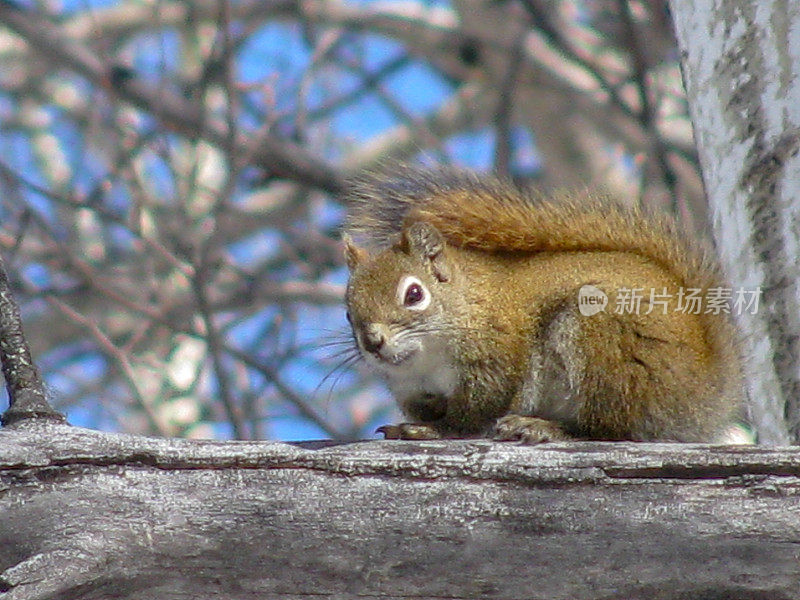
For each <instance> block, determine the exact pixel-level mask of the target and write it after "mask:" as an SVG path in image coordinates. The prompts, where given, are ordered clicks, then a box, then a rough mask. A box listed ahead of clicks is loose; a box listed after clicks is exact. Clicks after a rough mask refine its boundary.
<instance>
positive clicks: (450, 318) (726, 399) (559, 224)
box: [346, 167, 742, 441]
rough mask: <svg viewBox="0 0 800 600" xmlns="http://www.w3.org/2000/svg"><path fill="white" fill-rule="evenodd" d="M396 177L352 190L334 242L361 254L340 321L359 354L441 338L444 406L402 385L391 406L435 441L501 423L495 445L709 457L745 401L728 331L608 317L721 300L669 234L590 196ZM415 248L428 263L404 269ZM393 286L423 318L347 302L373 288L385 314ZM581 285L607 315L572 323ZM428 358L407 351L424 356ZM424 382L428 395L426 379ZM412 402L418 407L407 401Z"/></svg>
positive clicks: (446, 177)
mask: <svg viewBox="0 0 800 600" xmlns="http://www.w3.org/2000/svg"><path fill="white" fill-rule="evenodd" d="M399 171H400V172H399V173H398V176H389V175H387V174H386V172H383V173H380V174H377V175H375V174H373V175H369V176H366V177H363V178H362V179H360V180H358V181H357V182H356V183H355V185H354V186H353V189H352V192H351V194H350V196H349V199H348V202H349V207H348V208H349V218H348V223H347V226H346V231H347V232H348V234H349V235H352V236H354V237H355V238H357V239H359V240H361V241H362V242H363V244H364V245H365V248H360V247H358V246H356V245H355V244H354V243H352V242H349V241H348V256H349V260H348V262H349V264H350V267H351V272H352V273H351V282H350V286H349V288H348V305H349V308H350V312H351V313H357V314H353V315H352V316H353V317H354V321H353V322H354V329H355V330H356V336H357V339H359V340H360V339H361V338H360V337H359V336H360V335H361V332H359V330H358V328H359V327H362V328H363V327H369V326H372V324H373V322H378V321H380V322H381V323H383V322H385V324H386V325H387V327H388V329H386V330H385V331H384V330H382V333H381V336H384V337H386V340H384V341H388V339H389V336H392V335H394V336H397V334H398V333H406V332H420V331H424V330H425V329H426V328H427V329H428V330H431V331H432V330H435V331H436V332H437V334H436V335H438V336H439V337H438V338H434V337H432V334H429V337H427V338H425V339H426V340H434V339H436V340H439V341H435V342H434V341H431V344H432V347H435V348H436V349H437V351H438V352H441V353H444V354H446V355H447V357H448V358H447V360H446V361H444V362H443V364H444V365H445V366H444V367H442V370H444V371H447V373H448V377H447V378H445V377H442V378H440V379H442V380H447V381H448V382H450V380H451V379H455V380H456V383H454V384H453V385H452V386H450V387H452V391H450V388H449V387H446V386H445V388H446V391H445V392H441V393H440V391H438V388H437V385H438V383H437V384H433V383H431V384H430V385H428V384H423V385H422V387H421V388H420V389H419V390H416V391H414V392H413V393H412V392H408V390H407V389H406V388H407V386H406V384H405V383H403V384H398V385H397V386H395V387H397V388H398V390H399V389H400V388H402V391H401V392H400V394H401V395H403V394H406V395H407V396H408V397H404V398H399V400H400V403H401V407H402V408H403V409H404V411H405V412H406V413H407V414H408V415H409V416H411V417H413V418H417V420H420V421H422V422H423V423H425V424H426V426H427V427H428V429H431V428H432V429H433V431H434V432H435V433H439V434H443V435H461V434H474V433H486V431H488V429H489V428H490V427H491V426H492V425H493V424H494V422H495V420H496V419H498V418H500V417H504V416H505V418H504V419H501V420H500V424H499V425H498V426H497V429H496V433H499V435H500V436H501V437H521V438H523V439H526V440H528V441H541V439H552V438H554V437H559V434H558V432H559V431H561V432H569V433H570V434H574V435H581V436H588V437H593V438H609V439H679V440H686V441H711V440H714V439H717V438H718V437H719V434H720V432H721V431H722V430H723V429H724V428H725V426H726V425H728V424H729V423H730V422H731V421H732V419H733V418H734V415H735V414H736V412H737V410H738V408H739V404H740V403H741V400H742V386H741V382H740V377H741V369H740V358H739V354H738V348H737V344H736V333H735V330H734V328H733V326H732V324H731V322H730V320H729V319H728V318H727V317H726V316H725V315H719V314H705V313H701V314H697V315H694V314H682V313H679V312H676V311H672V312H670V313H668V314H662V313H660V312H658V311H653V312H652V314H647V315H643V314H624V313H622V314H614V313H612V312H611V311H612V310H613V307H614V305H613V304H612V302H615V301H617V299H618V296H617V292H618V291H619V290H620V289H623V288H626V289H632V288H641V289H643V290H644V291H645V292H649V291H650V289H654V290H656V292H661V291H662V290H663V291H666V292H667V293H669V294H671V295H672V296H673V297H674V295H675V294H677V293H678V290H687V289H696V290H700V292H699V294H700V295H701V296H704V295H705V294H706V292H707V291H708V290H709V289H712V288H718V287H724V280H723V279H722V277H721V276H720V273H719V269H718V268H717V267H716V266H715V264H714V263H713V262H712V261H711V260H709V259H708V258H707V256H708V254H707V253H706V252H703V251H702V250H701V249H699V247H698V245H697V244H696V243H692V242H690V241H689V239H688V237H687V236H686V235H685V234H683V233H682V232H681V231H680V229H679V228H678V227H677V225H676V224H675V222H674V221H673V220H671V219H670V218H668V217H666V216H664V215H653V214H645V212H644V211H642V210H640V209H638V208H635V207H628V206H624V205H622V204H621V203H619V202H614V201H611V200H609V199H606V198H602V197H592V196H590V195H588V194H577V195H572V196H569V195H562V196H560V197H555V198H552V199H551V198H544V197H540V196H536V195H534V194H532V193H531V194H524V193H522V192H520V191H518V189H517V188H516V187H514V186H513V185H511V184H508V183H504V182H501V181H499V180H497V179H494V178H491V177H479V176H476V175H473V174H469V173H463V172H457V171H450V170H437V171H420V170H414V169H408V168H406V167H402V168H400V169H399ZM415 224H419V226H417V227H415ZM437 235H438V236H440V237H441V241H442V246H443V247H442V249H441V251H436V249H435V247H434V250H433V252H429V251H428V250H430V248H429V246H430V244H431V243H432V242H430V239H429V238H431V236H432V239H434V240H435V239H436V236H437ZM420 236H422V237H421V238H420ZM417 238H420V239H417ZM415 240H416V242H418V243H416V245H415ZM420 240H422V241H421V242H420ZM426 240H427V241H426ZM420 244H421V245H420ZM434 246H435V244H434ZM413 248H417V249H418V250H419V248H423V249H427V250H425V251H423V252H422V256H421V257H420V256H416V257H415V251H414V250H413ZM370 251H371V252H373V253H374V254H372V255H371V254H369V252H370ZM426 252H427V255H426ZM417 254H419V252H418V251H417ZM430 254H434V255H435V256H434V257H431V256H428V255H430ZM415 258H416V262H415ZM428 259H430V260H431V261H434V260H435V261H438V265H439V266H437V263H435V262H426V261H427V260H428ZM431 269H433V270H431ZM437 269H438V271H442V272H443V273H444V275H445V276H444V278H442V277H440V275H441V273H439V272H437ZM374 271H384V272H391V273H390V274H388V275H387V274H386V273H383V275H381V276H378V275H377V274H376V273H375V272H374ZM404 273H406V274H408V273H410V274H411V275H415V276H418V277H419V278H420V283H421V284H422V283H424V284H425V285H427V286H428V287H430V288H431V289H430V292H431V294H432V296H433V304H432V308H430V309H426V312H425V314H419V315H418V314H410V313H409V314H406V313H408V311H407V310H406V311H405V312H404V311H403V309H402V307H397V306H394V307H391V310H389V309H388V308H387V309H386V310H375V309H376V307H370V306H369V305H368V302H369V301H368V300H365V294H364V293H362V292H364V291H365V290H362V289H358V288H360V287H366V288H371V287H375V288H376V289H367V291H368V292H370V294H371V295H373V296H375V302H378V303H387V304H388V303H391V302H392V301H393V300H394V299H395V289H394V288H395V287H396V285H397V284H396V280H397V279H398V278H399V277H401V276H403V275H404ZM431 274H433V275H434V277H431ZM584 285H593V286H596V287H598V288H601V289H602V291H603V292H605V293H606V294H607V295H608V298H609V305H608V307H607V308H606V311H604V312H602V313H600V314H599V315H595V316H591V317H586V316H583V315H579V314H578V312H577V293H578V290H579V289H580V288H581V287H582V286H584ZM448 286H449V287H448ZM476 286H477V287H479V288H480V289H479V290H476V289H475V287H476ZM377 288H391V289H389V290H388V291H389V292H391V294H384V295H383V296H381V294H380V293H379V292H387V290H383V289H377ZM426 291H427V290H426ZM481 293H483V296H482V295H481ZM367 295H369V294H367ZM645 299H647V296H646V294H645ZM398 301H399V300H398ZM644 304H645V305H647V303H646V302H645V303H644ZM650 308H651V310H652V307H650ZM703 309H705V307H703ZM665 311H666V309H665ZM426 314H427V321H426V318H425V315H426ZM409 315H410V316H409ZM404 328H405V329H404ZM417 336H418V337H419V338H420V339H421V338H422V337H423V334H422V333H417ZM379 337H380V336H379ZM381 339H383V338H381ZM401 339H402V336H399V337H398V340H401ZM442 340H444V341H442ZM398 343H401V342H398ZM426 343H428V342H427V341H426V342H424V343H420V344H419V345H420V346H421V347H422V348H423V352H424V351H425V344H426ZM401 345H402V343H401ZM363 350H364V348H363V345H362V351H363ZM367 354H368V353H367ZM429 358H430V357H429ZM379 362H380V361H379ZM380 366H381V365H380V364H379V367H380ZM387 369H388V368H387ZM415 373H416V371H413V370H412V371H410V372H409V373H408V374H407V376H409V377H413V376H414V374H415ZM385 374H386V373H385ZM424 377H426V378H427V379H426V381H431V382H437V381H439V380H438V379H437V378H436V377H437V375H436V373H433V374H430V373H428V372H427V371H426V372H425V374H424ZM390 379H391V378H390ZM426 386H427V387H426ZM390 387H392V384H391V383H390ZM428 388H430V389H428ZM420 394H421V395H422V396H423V397H424V402H423V401H422V400H420V399H419V398H416V397H415V395H416V396H419V395H420ZM559 394H560V395H561V396H563V400H559V398H558V397H557V396H558V395H559ZM439 396H441V398H439V400H438V404H436V402H434V400H433V399H436V398H438V397H439ZM420 403H422V404H424V405H425V406H426V410H428V409H430V407H431V406H435V407H436V410H434V413H435V415H434V416H435V417H436V418H435V419H424V418H422V419H419V418H418V417H419V415H418V414H417V413H416V412H415V409H414V408H413V407H415V406H417V405H418V404H420ZM421 412H423V413H424V412H425V411H421ZM518 413H523V416H520V415H519V414H518ZM528 417H533V418H528ZM542 418H544V419H546V421H542ZM526 419H527V420H526ZM554 425H555V426H556V427H555V429H554V427H553V426H554ZM391 431H392V433H395V434H397V435H400V436H403V437H415V436H417V435H420V436H423V437H429V436H430V433H431V432H430V431H428V430H427V429H425V428H423V431H422V433H420V428H419V427H417V428H416V429H413V430H412V429H411V428H409V427H406V428H405V429H403V428H401V429H400V430H395V429H392V430H391ZM409 432H410V433H409Z"/></svg>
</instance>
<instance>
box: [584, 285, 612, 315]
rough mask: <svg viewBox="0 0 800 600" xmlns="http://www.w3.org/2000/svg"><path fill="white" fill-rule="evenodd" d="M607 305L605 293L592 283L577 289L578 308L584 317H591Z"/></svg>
mask: <svg viewBox="0 0 800 600" xmlns="http://www.w3.org/2000/svg"><path fill="white" fill-rule="evenodd" d="M606 306H608V296H606V293H605V292H604V291H603V290H601V289H600V288H597V287H595V286H593V285H584V286H583V287H581V289H580V290H578V310H579V311H581V314H582V315H583V316H584V317H591V316H592V315H596V314H597V313H599V312H601V311H603V310H605V308H606Z"/></svg>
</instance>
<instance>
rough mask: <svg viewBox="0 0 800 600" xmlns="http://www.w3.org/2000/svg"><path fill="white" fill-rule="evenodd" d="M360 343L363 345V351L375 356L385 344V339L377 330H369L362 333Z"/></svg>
mask: <svg viewBox="0 0 800 600" xmlns="http://www.w3.org/2000/svg"><path fill="white" fill-rule="evenodd" d="M362 341H363V343H364V350H366V351H367V352H370V353H371V354H375V353H376V352H377V351H378V350H380V349H381V348H382V347H383V344H384V343H385V342H386V337H385V336H384V335H383V333H382V332H381V331H379V330H378V329H373V328H369V329H367V330H366V331H365V332H364V337H363V340H362Z"/></svg>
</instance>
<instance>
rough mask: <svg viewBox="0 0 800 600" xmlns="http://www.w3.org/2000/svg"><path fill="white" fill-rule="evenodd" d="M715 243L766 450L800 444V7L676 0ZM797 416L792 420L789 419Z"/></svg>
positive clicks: (781, 1)
mask: <svg viewBox="0 0 800 600" xmlns="http://www.w3.org/2000/svg"><path fill="white" fill-rule="evenodd" d="M670 6H671V9H672V13H673V16H674V19H675V27H676V32H677V37H678V43H679V45H680V48H681V62H682V66H683V74H684V82H685V86H686V92H687V96H688V98H689V106H690V114H691V116H692V121H693V122H694V131H695V139H696V142H697V147H698V152H699V157H700V164H701V167H702V170H703V178H704V181H705V185H706V191H707V194H708V201H709V205H710V213H711V216H712V221H713V227H714V237H715V239H716V242H717V248H718V250H719V252H720V255H721V257H722V260H723V263H724V265H725V268H726V270H727V273H728V276H729V279H730V281H731V283H732V284H733V286H734V287H740V286H742V287H745V288H747V289H757V288H760V289H761V290H762V291H763V296H762V298H761V303H760V308H759V310H758V312H757V314H755V315H750V314H744V315H742V316H741V318H740V323H741V327H742V331H743V342H744V350H745V354H746V356H747V358H748V365H747V366H748V369H747V370H748V378H747V379H748V382H749V386H750V397H751V404H750V410H751V418H752V420H753V422H754V424H755V425H756V427H757V430H758V432H759V436H760V441H761V442H762V443H771V444H784V443H788V442H789V441H790V440H793V441H795V442H797V441H798V440H800V352H799V350H800V349H799V348H798V341H799V340H800V338H798V332H800V284H798V281H800V278H799V277H798V276H800V266H798V255H800V203H798V202H797V198H800V155H798V150H800V77H799V76H798V74H799V73H798V65H800V3H797V2H793V1H791V0H770V1H763V2H738V1H734V0H715V1H711V2H710V1H709V0H672V1H671V2H670ZM784 417H786V418H784Z"/></svg>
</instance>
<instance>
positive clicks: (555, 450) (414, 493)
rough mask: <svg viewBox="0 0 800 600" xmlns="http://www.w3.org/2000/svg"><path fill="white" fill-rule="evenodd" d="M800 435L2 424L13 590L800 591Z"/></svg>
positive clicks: (688, 595) (634, 594)
mask: <svg viewBox="0 0 800 600" xmlns="http://www.w3.org/2000/svg"><path fill="white" fill-rule="evenodd" d="M798 511H800V452H798V451H795V450H792V449H787V448H782V449H781V448H765V447H710V446H704V445H679V444H635V443H599V442H580V443H561V444H547V445H542V446H538V447H521V446H516V445H511V444H503V443H493V442H490V441H486V440H480V441H430V442H376V441H372V442H361V443H354V444H343V445H331V444H330V443H328V444H325V443H321V444H318V445H316V446H315V445H313V444H306V447H300V446H296V445H288V444H283V443H273V442H261V443H251V442H224V443H223V442H210V441H208V442H203V441H191V440H179V439H149V438H141V437H135V436H127V435H120V434H108V433H100V432H95V431H89V430H85V429H80V428H74V427H69V426H66V425H63V424H58V423H52V422H46V421H42V420H26V421H23V422H19V423H18V424H16V425H14V426H11V427H6V428H4V429H2V430H0V515H1V516H0V574H1V575H0V590H1V591H2V592H5V594H4V595H3V594H2V592H0V595H3V598H4V600H6V599H8V600H19V599H22V598H25V599H56V598H58V599H59V600H65V599H72V598H82V599H89V598H104V599H105V598H131V599H132V598H136V599H137V600H147V599H156V598H158V599H172V598H236V599H245V598H248V599H249V598H259V599H269V598H276V599H277V598H281V599H284V598H289V599H291V598H319V597H330V598H353V597H359V598H376V597H381V598H527V599H539V598H540V599H545V598H547V599H565V600H566V599H569V600H580V599H584V598H604V599H609V598H618V599H625V600H633V599H638V598H641V599H645V598H646V599H648V600H652V599H668V598H669V599H674V598H682V599H692V600H698V599H712V598H714V599H722V598H736V599H747V598H749V599H757V598H758V599H767V598H769V599H770V600H781V599H789V598H797V597H800V571H799V570H798V566H797V548H798V543H800V519H798V518H797V515H798Z"/></svg>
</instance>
